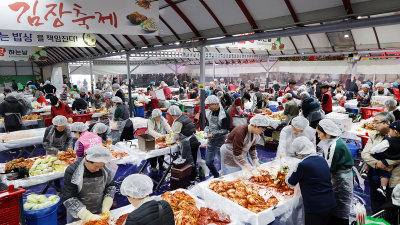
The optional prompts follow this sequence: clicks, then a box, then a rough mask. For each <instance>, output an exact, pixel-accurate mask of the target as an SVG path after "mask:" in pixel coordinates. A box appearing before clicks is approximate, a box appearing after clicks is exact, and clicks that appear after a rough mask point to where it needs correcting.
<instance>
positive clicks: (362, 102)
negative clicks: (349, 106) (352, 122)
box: [357, 84, 371, 111]
mask: <svg viewBox="0 0 400 225" xmlns="http://www.w3.org/2000/svg"><path fill="white" fill-rule="evenodd" d="M357 101H358V104H357V107H368V106H370V105H371V102H370V101H371V93H370V91H369V85H368V84H363V85H362V86H361V91H359V92H358V93H357ZM360 111H361V110H360Z"/></svg>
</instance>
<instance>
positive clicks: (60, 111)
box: [51, 102, 74, 119]
mask: <svg viewBox="0 0 400 225" xmlns="http://www.w3.org/2000/svg"><path fill="white" fill-rule="evenodd" d="M59 115H62V116H65V117H66V118H67V119H68V118H72V117H73V115H74V113H73V112H72V110H71V108H70V107H69V106H68V104H67V103H64V102H60V105H59V106H58V107H57V108H56V107H55V106H52V107H51V118H54V117H56V116H59Z"/></svg>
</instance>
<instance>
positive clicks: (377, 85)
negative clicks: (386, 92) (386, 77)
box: [375, 82, 383, 87]
mask: <svg viewBox="0 0 400 225" xmlns="http://www.w3.org/2000/svg"><path fill="white" fill-rule="evenodd" d="M375 87H383V83H382V82H379V83H377V84H376V85H375Z"/></svg>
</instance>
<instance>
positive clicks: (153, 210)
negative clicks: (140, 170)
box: [121, 174, 175, 225]
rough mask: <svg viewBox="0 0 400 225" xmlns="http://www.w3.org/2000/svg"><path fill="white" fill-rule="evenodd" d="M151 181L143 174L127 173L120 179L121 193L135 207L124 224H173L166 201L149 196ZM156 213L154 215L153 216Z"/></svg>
mask: <svg viewBox="0 0 400 225" xmlns="http://www.w3.org/2000/svg"><path fill="white" fill-rule="evenodd" d="M151 193H153V181H152V180H151V179H150V177H148V176H146V175H143V174H132V175H129V176H128V177H126V178H125V179H124V181H122V184H121V194H122V195H123V196H126V197H127V198H128V201H129V202H130V203H131V204H132V205H133V206H134V207H135V210H134V211H133V212H131V213H130V214H129V216H128V217H127V218H126V221H125V224H126V225H149V224H154V225H158V224H163V225H175V219H174V212H173V211H172V208H171V206H170V205H169V203H168V202H166V201H164V200H157V197H156V196H154V197H150V194H151ZM155 215H156V216H155Z"/></svg>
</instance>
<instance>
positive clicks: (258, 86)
mask: <svg viewBox="0 0 400 225" xmlns="http://www.w3.org/2000/svg"><path fill="white" fill-rule="evenodd" d="M254 88H260V78H258V77H256V78H254Z"/></svg>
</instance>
